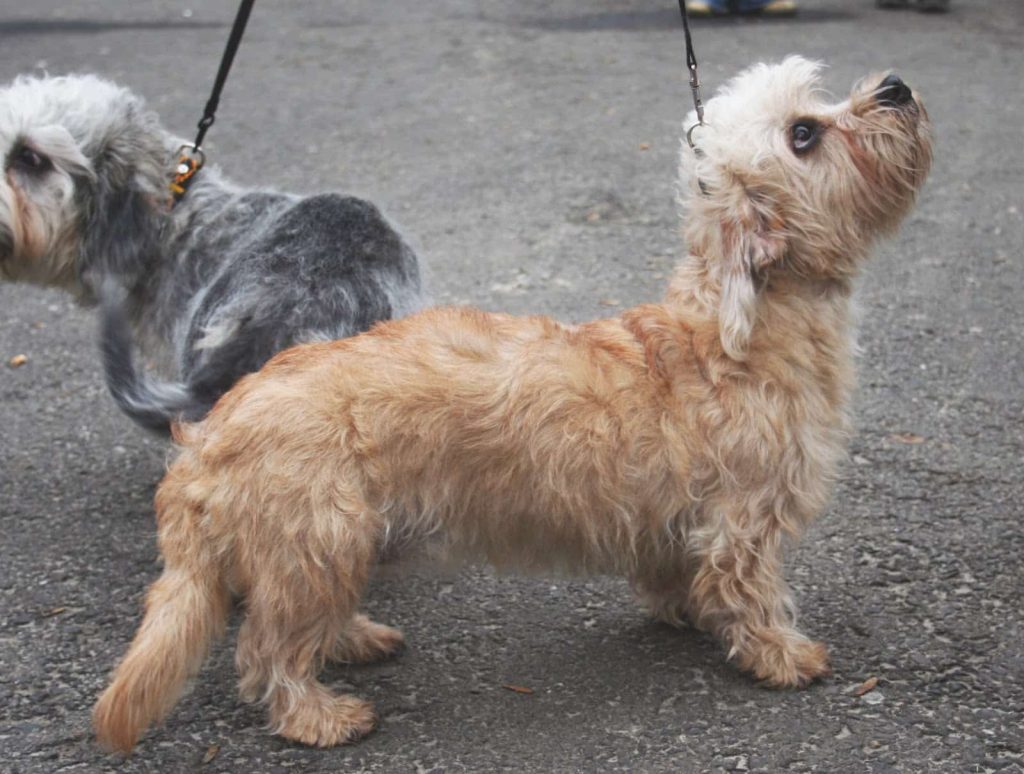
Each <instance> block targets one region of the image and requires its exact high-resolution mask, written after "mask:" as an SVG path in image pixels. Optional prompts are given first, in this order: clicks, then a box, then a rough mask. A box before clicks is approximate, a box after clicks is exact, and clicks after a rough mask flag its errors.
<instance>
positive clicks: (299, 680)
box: [237, 510, 400, 747]
mask: <svg viewBox="0 0 1024 774" xmlns="http://www.w3.org/2000/svg"><path fill="white" fill-rule="evenodd" d="M373 521H375V519H374V518H372V517H370V516H368V515H367V514H366V513H361V514H359V515H351V514H349V513H339V512H338V511H337V510H332V512H330V513H324V514H323V516H322V517H321V518H318V517H316V516H313V517H312V519H311V521H310V522H309V523H308V524H307V525H303V526H302V527H299V528H298V529H296V530H294V531H290V533H289V534H288V535H287V536H281V535H278V536H277V539H276V541H274V544H273V546H268V549H269V550H267V551H265V552H261V556H259V557H254V559H255V560H256V562H257V563H258V567H259V569H258V570H257V571H256V572H254V573H253V579H254V580H253V583H252V585H251V587H250V589H249V590H248V592H247V594H246V611H247V614H246V619H245V621H244V622H243V623H242V627H241V629H240V631H239V636H238V653H237V662H238V669H239V673H240V676H241V679H240V691H241V695H242V698H243V699H247V700H250V701H251V700H256V699H261V700H262V701H264V702H265V703H266V704H267V706H268V708H269V711H270V721H271V726H272V728H273V730H274V731H275V732H276V733H278V734H280V735H282V736H284V737H287V738H288V739H294V740H295V741H298V742H302V743H303V744H309V745H315V746H318V747H330V746H332V745H335V744H343V743H345V742H350V741H354V740H355V739H357V738H359V737H360V736H363V735H364V734H366V733H368V732H369V731H370V730H371V729H372V728H373V726H374V722H375V718H374V713H373V709H372V707H371V706H370V704H369V703H367V702H365V701H362V700H361V699H358V698H356V697H354V696H345V695H336V694H334V693H332V692H331V691H329V690H328V689H327V688H326V687H325V686H324V685H322V684H321V683H320V682H319V681H318V680H317V674H318V672H319V671H320V669H321V668H322V667H323V663H324V660H325V659H326V658H328V657H330V656H331V655H332V654H333V653H334V651H335V648H336V646H337V643H339V642H347V641H350V640H351V639H353V638H354V639H355V640H358V641H359V642H360V644H361V645H362V646H364V648H366V649H368V648H369V641H370V639H371V637H369V636H365V637H363V638H362V640H360V639H359V634H360V633H363V632H366V630H367V625H369V621H368V620H367V619H365V617H363V616H360V615H358V614H357V613H356V609H357V607H358V603H359V598H360V596H361V594H362V591H363V588H364V586H365V584H366V580H367V576H368V573H369V569H370V565H371V562H372V560H373V557H374V555H375V553H374V552H375V534H376V533H375V530H374V528H373V526H372V523H373ZM254 569H255V564H254ZM382 628H384V627H382ZM389 631H390V630H389ZM353 632H354V633H355V634H354V635H352V634H350V633H353ZM370 634H379V633H378V632H375V631H373V630H370ZM399 639H400V636H399Z"/></svg>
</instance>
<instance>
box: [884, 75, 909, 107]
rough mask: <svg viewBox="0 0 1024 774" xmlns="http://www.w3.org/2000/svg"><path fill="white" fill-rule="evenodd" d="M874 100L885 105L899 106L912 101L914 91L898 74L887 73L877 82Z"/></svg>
mask: <svg viewBox="0 0 1024 774" xmlns="http://www.w3.org/2000/svg"><path fill="white" fill-rule="evenodd" d="M875 101H877V102H878V104H879V105H883V106H885V107H894V108H901V107H905V106H906V105H909V104H910V103H912V102H913V101H914V93H913V92H912V91H911V90H910V87H909V86H907V84H905V83H904V82H903V79H902V78H900V77H899V76H898V75H889V76H887V77H886V78H885V80H883V81H882V82H881V83H880V84H878V90H877V91H875Z"/></svg>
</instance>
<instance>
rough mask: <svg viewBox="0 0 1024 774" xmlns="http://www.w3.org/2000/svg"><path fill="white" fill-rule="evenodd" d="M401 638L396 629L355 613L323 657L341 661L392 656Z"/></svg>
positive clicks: (348, 662) (397, 649)
mask: <svg viewBox="0 0 1024 774" xmlns="http://www.w3.org/2000/svg"><path fill="white" fill-rule="evenodd" d="M403 642H404V638H403V637H402V633H401V632H400V631H399V630H398V629H394V628H392V627H390V626H385V625H384V624H379V623H376V622H374V621H371V620H370V619H369V618H367V617H366V616H365V615H363V614H362V613H356V614H355V615H354V616H352V618H350V619H349V621H348V624H347V625H346V626H345V628H344V629H343V630H342V632H341V635H340V636H339V637H338V638H337V639H336V640H335V641H334V643H333V645H332V647H331V648H330V650H329V651H328V652H327V658H328V659H329V660H331V661H337V662H340V663H344V664H369V663H372V662H374V661H380V660H381V659H385V658H388V657H389V656H393V655H394V654H396V653H397V652H398V651H399V650H401V649H402V643H403Z"/></svg>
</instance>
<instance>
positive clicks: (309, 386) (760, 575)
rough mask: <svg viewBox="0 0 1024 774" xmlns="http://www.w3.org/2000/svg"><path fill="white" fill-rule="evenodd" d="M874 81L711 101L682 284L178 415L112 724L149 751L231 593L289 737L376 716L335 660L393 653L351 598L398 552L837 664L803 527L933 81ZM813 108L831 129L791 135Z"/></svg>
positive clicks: (253, 664)
mask: <svg viewBox="0 0 1024 774" xmlns="http://www.w3.org/2000/svg"><path fill="white" fill-rule="evenodd" d="M872 83H874V84H877V83H878V81H877V80H869V81H867V84H869V85H865V86H860V87H858V88H857V89H856V90H855V91H854V92H853V94H852V96H851V97H850V99H849V100H846V101H844V102H842V103H839V104H836V105H833V104H828V103H826V102H824V101H823V100H822V99H821V97H820V94H819V92H818V89H817V67H816V66H815V65H813V64H812V63H809V62H806V61H805V60H802V59H799V58H791V59H787V60H785V61H784V62H782V63H781V64H777V65H773V66H758V67H755V68H753V69H751V70H748V71H747V72H745V73H743V74H741V75H740V76H738V77H737V78H736V79H735V80H734V81H732V82H731V83H730V84H729V85H728V86H727V87H726V88H725V89H724V90H723V91H722V93H721V95H720V96H718V97H716V98H714V99H712V100H710V101H709V103H708V105H707V121H708V126H706V127H705V128H703V129H702V130H701V134H700V136H699V155H698V156H697V157H694V156H692V155H691V153H690V151H689V149H686V148H684V150H683V154H682V167H683V180H682V183H681V194H682V198H683V201H684V205H685V207H686V208H687V211H688V213H687V226H686V233H687V238H688V241H689V248H690V254H689V255H688V256H687V257H686V258H685V259H684V260H683V261H682V263H681V265H680V266H679V268H678V270H677V271H676V273H675V275H674V277H673V279H672V281H671V284H670V286H669V289H668V292H667V294H666V296H665V299H664V301H663V302H662V303H660V304H650V305H644V306H639V307H636V308H633V309H630V310H628V311H625V312H624V313H623V314H622V315H621V316H619V317H616V318H611V319H604V320H598V321H595V322H590V323H586V324H583V325H578V326H571V325H564V324H561V323H558V322H556V321H554V320H551V319H549V318H546V317H526V318H520V317H511V316H507V315H500V314H486V313H484V312H481V311H477V310H473V309H434V310H428V311H426V312H423V313H421V314H418V315H415V316H412V317H408V318H406V319H404V320H399V321H394V322H390V323H384V324H381V325H378V326H376V327H375V328H373V329H372V330H371V331H370V332H369V333H366V334H364V335H361V336H357V337H354V338H351V339H348V340H345V341H341V342H335V343H322V344H311V345H307V346H302V347H296V348H293V349H290V350H288V351H286V352H284V353H281V354H279V355H278V356H277V357H275V358H274V359H273V360H272V361H271V362H270V363H268V364H267V366H266V367H265V368H264V369H263V370H262V371H260V372H259V373H257V374H254V375H252V376H249V377H246V378H245V379H243V380H242V381H241V382H240V383H239V384H238V386H237V387H235V388H234V389H233V390H232V391H231V392H229V393H228V394H227V395H226V396H225V398H224V399H223V400H222V401H221V402H220V403H219V404H218V405H217V407H216V408H215V409H214V410H213V412H212V413H211V414H210V416H209V417H208V418H207V419H206V420H205V421H204V422H203V423H201V424H194V425H182V426H181V427H179V428H178V431H177V440H178V443H179V444H180V446H181V452H180V455H179V456H178V458H177V460H176V461H175V462H174V463H173V464H172V465H171V467H170V470H169V472H168V474H167V477H166V478H165V479H164V481H163V483H162V484H161V486H160V489H159V491H158V494H157V500H156V507H157V514H158V520H159V533H160V545H161V550H162V552H163V556H164V559H165V561H166V569H165V571H164V575H163V577H162V578H161V579H160V580H159V581H157V583H156V585H155V586H154V587H153V590H152V591H151V592H150V597H149V600H148V602H147V610H146V615H145V618H144V621H143V624H142V628H141V629H140V631H139V634H138V635H137V636H136V640H135V642H134V643H133V644H132V646H131V648H130V649H129V651H128V655H127V656H126V657H125V659H124V661H123V662H122V664H121V665H120V666H119V667H118V668H117V670H116V671H115V673H114V676H113V680H112V683H111V685H110V687H109V688H108V689H107V691H106V692H105V693H104V694H103V696H102V697H101V698H100V700H99V702H98V703H97V705H96V709H95V712H94V719H95V724H96V729H97V733H98V735H99V738H100V740H101V741H102V742H103V743H104V744H107V745H109V746H112V747H115V748H117V749H120V750H128V749H130V748H131V747H132V746H133V744H134V743H135V741H136V740H137V738H138V736H139V735H140V733H141V732H142V731H143V730H144V729H145V728H146V727H147V726H148V725H149V724H150V723H152V722H155V721H157V720H159V719H160V718H161V717H162V716H163V715H164V714H165V713H166V711H167V709H168V708H169V707H170V706H171V704H172V703H173V701H174V698H175V697H176V696H177V694H178V692H179V691H180V689H181V685H182V683H183V682H184V680H185V678H186V676H188V675H191V674H193V673H194V672H195V670H196V667H197V665H198V663H199V662H200V660H201V658H202V654H203V653H204V652H205V649H206V647H207V645H208V643H209V641H210V639H211V638H212V637H213V636H215V634H216V633H217V632H218V631H219V627H220V626H221V624H222V622H223V617H224V615H225V612H224V610H225V608H224V605H223V603H222V601H221V600H222V599H223V598H224V597H225V595H227V594H229V593H234V594H238V595H241V596H242V597H244V599H245V611H246V612H245V621H244V623H243V624H242V627H241V630H240V632H239V641H238V667H239V670H240V672H241V685H242V692H243V696H244V697H245V698H248V699H261V700H262V701H264V702H265V703H266V704H267V705H268V707H269V710H270V715H271V719H272V722H273V727H274V728H275V730H276V731H277V732H278V733H280V734H282V735H283V736H286V737H288V738H291V739H295V740H298V741H301V742H305V743H308V744H316V745H324V746H326V745H332V744H337V743H340V742H346V741H349V740H351V739H353V738H355V737H357V736H359V735H360V734H362V733H365V731H366V730H367V729H368V728H369V726H370V724H371V723H372V714H371V710H370V707H369V705H367V704H366V703H365V702H362V701H361V700H359V699H356V698H354V697H350V696H335V695H333V694H331V693H330V692H329V691H328V690H327V689H326V688H325V687H324V686H322V685H321V684H320V683H319V682H317V679H316V677H317V672H318V670H319V669H320V666H321V665H322V663H323V661H324V660H325V659H328V658H337V657H339V652H340V655H342V656H344V655H345V654H346V653H351V652H352V651H351V650H346V648H345V647H341V648H340V650H339V643H347V642H350V641H351V640H352V639H353V638H355V639H358V640H361V641H362V645H363V647H361V648H360V649H359V652H360V653H366V652H369V653H371V654H372V655H373V656H380V655H384V654H386V653H388V652H391V651H393V650H394V647H395V646H396V644H397V642H398V641H399V639H398V638H399V635H398V633H397V632H395V631H394V630H391V629H387V628H385V627H380V628H379V629H378V630H376V631H372V630H368V628H367V625H366V624H367V622H366V621H365V619H362V618H360V617H359V616H358V614H357V609H358V604H359V599H360V596H361V594H362V592H363V588H364V585H365V583H366V582H367V577H368V575H369V574H370V572H371V570H372V568H373V567H374V565H375V564H376V563H377V562H378V560H379V558H380V557H382V556H390V555H392V554H399V555H415V556H420V557H424V558H436V557H438V556H454V557H458V558H463V559H467V560H471V561H473V560H477V561H479V560H482V561H487V562H490V563H491V564H493V565H496V566H498V567H502V568H506V569H519V570H527V571H545V572H546V571H552V570H562V571H572V572H587V573H613V574H617V575H622V576H625V577H627V578H629V579H630V580H631V582H632V583H633V585H634V587H635V588H636V590H637V592H638V594H639V596H640V597H641V599H642V600H643V601H644V602H645V603H646V604H647V605H648V607H649V608H650V609H651V611H652V612H653V613H654V614H655V615H656V616H658V617H660V618H662V619H665V620H667V621H670V622H675V623H678V622H680V621H681V620H683V619H687V618H688V619H690V620H692V621H693V622H694V623H695V624H697V625H698V626H700V627H703V628H705V629H707V630H709V631H711V632H713V633H714V634H715V635H716V636H717V637H719V638H720V639H721V641H722V642H723V643H724V644H725V646H726V647H727V649H728V652H729V655H730V657H732V658H733V659H734V660H735V662H736V663H737V664H738V665H739V666H740V667H741V668H742V669H744V670H746V671H748V672H750V673H751V674H752V675H753V676H754V677H756V678H758V679H759V680H761V681H763V682H764V683H766V684H767V685H771V686H775V687H797V686H802V685H805V684H807V683H808V682H810V681H812V680H814V679H815V678H818V677H821V676H823V675H826V674H827V673H828V670H829V666H828V656H827V651H826V649H825V646H824V645H823V644H822V643H819V642H814V641H812V640H810V639H808V638H807V637H806V636H805V635H804V634H802V633H801V632H800V631H799V630H798V629H797V628H796V624H795V605H794V603H793V600H792V598H791V595H790V593H789V591H788V589H787V587H786V584H785V582H784V580H783V572H782V564H781V560H782V556H781V555H782V548H783V545H784V543H785V542H786V539H787V538H788V537H792V536H795V535H798V534H799V533H800V532H801V531H802V530H803V528H804V527H805V525H806V524H807V523H808V522H809V521H810V520H811V519H812V518H813V517H814V516H815V515H817V514H818V513H819V512H820V511H821V510H822V508H823V507H824V505H825V503H826V501H827V498H828V496H829V492H830V489H831V483H832V479H833V477H834V474H835V470H836V466H837V464H838V462H839V460H840V458H841V456H842V454H843V447H844V442H845V436H846V434H847V417H846V412H847V405H848V399H849V394H850V391H851V389H852V386H853V366H852V362H851V315H850V309H849V307H850V292H851V287H852V284H851V283H852V279H853V276H854V275H855V274H856V271H857V269H858V267H859V265H860V264H861V263H862V259H863V258H864V257H865V256H866V254H867V250H868V247H869V245H870V243H871V242H872V241H873V240H874V239H875V238H876V237H877V235H878V234H879V233H882V232H886V231H889V230H891V229H892V228H893V226H894V225H895V223H896V222H897V221H898V220H899V218H900V217H901V216H902V215H903V214H905V213H906V212H907V211H908V209H909V208H910V206H911V204H912V202H913V200H914V197H915V193H916V190H917V189H918V188H919V186H920V185H921V183H922V182H923V180H924V178H925V175H926V173H927V170H928V167H929V162H930V144H929V128H928V122H927V119H926V116H925V114H924V110H923V107H922V106H921V104H920V102H919V101H918V100H917V99H916V98H914V99H912V100H909V101H908V103H907V104H905V105H903V106H902V107H900V108H899V109H898V110H897V109H892V108H891V107H889V106H887V105H886V104H884V103H883V102H882V101H880V99H879V98H878V96H877V95H876V94H875V88H873V87H872V86H871V85H870V84H872ZM908 93H909V92H908ZM908 99H909V98H908ZM801 117H813V118H814V120H816V121H818V122H820V124H821V126H823V127H825V129H824V133H823V134H822V135H821V138H820V143H819V146H818V147H817V148H816V149H815V150H814V152H812V153H808V154H806V155H803V156H797V155H795V154H794V152H793V150H792V149H791V148H790V145H789V140H788V139H787V138H788V137H789V132H790V127H791V126H792V124H793V122H794V121H795V120H797V119H800V118H801ZM878 199H881V200H882V201H883V202H884V203H885V205H886V206H885V207H882V206H880V205H878V204H877V203H876V201H877V200H878ZM367 641H369V642H367ZM370 644H373V645H375V646H373V647H371V646H370Z"/></svg>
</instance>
